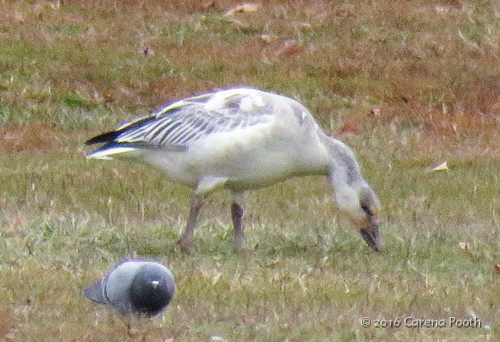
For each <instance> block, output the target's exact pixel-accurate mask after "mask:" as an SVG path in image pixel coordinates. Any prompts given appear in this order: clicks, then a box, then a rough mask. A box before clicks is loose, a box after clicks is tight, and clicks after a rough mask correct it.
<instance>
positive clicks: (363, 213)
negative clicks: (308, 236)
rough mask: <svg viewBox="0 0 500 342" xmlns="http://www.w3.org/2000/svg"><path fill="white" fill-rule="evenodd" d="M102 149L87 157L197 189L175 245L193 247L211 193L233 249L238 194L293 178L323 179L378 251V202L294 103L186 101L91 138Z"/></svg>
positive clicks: (244, 91) (253, 98)
mask: <svg viewBox="0 0 500 342" xmlns="http://www.w3.org/2000/svg"><path fill="white" fill-rule="evenodd" d="M97 143H104V146H102V147H101V148H99V149H97V150H95V151H93V152H92V153H90V154H89V155H88V158H98V159H112V158H125V159H130V158H132V159H138V160H141V161H143V162H146V163H149V164H151V165H154V166H156V167H158V168H159V169H161V170H163V171H164V172H165V173H166V175H167V177H168V178H169V179H170V180H172V181H175V182H179V183H182V184H185V185H187V186H189V187H191V188H193V189H194V194H193V197H192V199H191V210H190V213H189V217H188V219H187V225H186V229H185V231H184V233H183V235H182V237H181V239H180V241H179V243H180V245H181V247H182V248H184V249H187V250H189V249H191V248H192V247H193V245H192V238H193V234H194V230H195V228H196V224H197V221H198V217H199V214H200V210H201V208H202V205H203V200H204V198H205V197H206V195H207V194H208V193H210V192H212V191H214V190H216V189H219V188H226V189H228V190H229V191H230V193H231V198H232V204H231V217H232V221H233V225H234V232H233V233H234V238H235V243H236V247H237V248H241V247H242V245H243V242H244V228H243V223H242V216H243V193H244V192H245V191H246V190H250V189H255V188H259V187H263V186H266V185H270V184H274V183H276V182H279V181H282V180H285V179H287V178H290V177H294V176H307V175H325V176H327V177H328V178H329V181H330V184H331V186H332V188H333V190H334V192H335V196H334V197H335V199H336V202H337V205H338V208H339V209H340V210H341V211H342V212H344V213H346V214H347V216H348V217H349V219H350V220H351V222H352V223H353V225H354V226H355V227H356V228H357V229H358V230H359V231H360V233H361V235H362V237H363V238H364V240H365V241H366V242H367V243H368V245H369V246H371V247H372V248H373V249H375V250H379V249H380V237H379V230H378V211H379V201H378V199H377V196H376V195H375V193H374V192H373V190H372V188H371V187H370V186H369V185H368V183H367V182H366V181H365V180H364V179H363V177H362V176H361V174H360V170H359V166H358V162H357V161H356V157H355V156H354V153H353V152H352V151H351V149H350V148H349V147H347V146H346V145H345V144H344V143H342V142H341V141H339V140H336V139H333V138H330V137H328V136H327V135H326V134H325V133H324V132H323V131H322V130H321V128H320V127H319V126H318V124H317V123H316V121H315V120H314V118H313V116H312V115H311V114H310V112H309V111H308V110H307V109H306V108H305V107H304V106H303V105H301V104H300V103H299V102H297V101H295V100H293V99H291V98H288V97H285V96H282V95H278V94H274V93H270V92H265V91H261V90H257V89H251V88H235V89H234V88H233V89H227V90H221V91H216V92H213V93H209V94H203V95H198V96H193V97H189V98H186V99H183V100H179V101H177V102H173V103H172V104H169V105H167V106H166V107H164V108H163V109H161V110H160V111H158V112H156V113H153V114H150V115H147V116H143V117H140V118H138V119H137V120H135V121H132V122H130V123H126V124H123V125H122V126H120V127H118V128H117V129H116V130H114V131H110V132H107V133H103V134H100V135H98V136H96V137H93V138H91V139H89V140H88V141H87V142H86V144H87V145H91V144H97Z"/></svg>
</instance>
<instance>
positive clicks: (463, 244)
mask: <svg viewBox="0 0 500 342" xmlns="http://www.w3.org/2000/svg"><path fill="white" fill-rule="evenodd" d="M458 246H459V247H460V248H461V249H463V250H464V251H466V252H469V251H470V242H466V241H460V242H459V243H458Z"/></svg>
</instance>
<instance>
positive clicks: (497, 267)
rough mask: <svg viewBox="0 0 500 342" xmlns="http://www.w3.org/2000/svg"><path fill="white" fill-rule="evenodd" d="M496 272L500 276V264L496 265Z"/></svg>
mask: <svg viewBox="0 0 500 342" xmlns="http://www.w3.org/2000/svg"><path fill="white" fill-rule="evenodd" d="M495 272H497V274H500V264H496V265H495Z"/></svg>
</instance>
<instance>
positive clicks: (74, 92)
mask: <svg viewBox="0 0 500 342" xmlns="http://www.w3.org/2000/svg"><path fill="white" fill-rule="evenodd" d="M181 3H182V5H181ZM206 3H207V4H208V3H209V2H206ZM51 4H52V5H51ZM234 4H236V2H231V1H221V2H219V1H215V2H214V5H213V6H208V7H207V8H205V7H204V6H203V5H202V4H201V2H199V1H194V0H193V1H183V2H180V1H169V2H167V3H165V2H164V1H148V2H145V3H143V4H140V5H138V4H137V3H136V2H128V1H123V2H118V3H117V2H110V1H99V2H97V1H96V2H93V1H90V2H88V1H87V2H81V1H70V2H62V3H61V4H60V6H57V2H54V3H49V2H42V1H31V2H25V1H18V2H7V3H2V4H1V5H0V13H1V14H0V45H1V46H2V48H1V49H0V208H1V209H2V214H1V215H0V287H1V288H2V291H1V292H0V341H40V340H45V341H124V340H130V341H135V340H146V341H165V340H166V341H207V340H211V339H212V340H213V341H216V340H221V341H332V340H333V341H364V340H384V341H391V340H399V341H406V340H417V341H435V340H446V341H460V340H463V341H465V340H467V341H469V340H470V341H483V340H495V339H497V338H498V336H499V335H500V326H499V322H500V309H499V308H500V299H499V298H500V297H499V295H498V287H499V279H500V278H499V274H498V271H495V266H496V265H498V264H499V262H500V242H499V241H500V229H499V227H500V203H499V197H498V195H499V194H500V179H499V174H500V172H499V170H500V158H499V155H500V154H499V149H498V137H499V135H498V132H499V125H498V113H499V110H500V103H499V99H498V94H499V91H500V84H499V83H498V79H499V77H500V69H499V65H498V57H497V56H498V55H499V47H498V42H499V41H500V39H499V31H498V24H497V23H498V22H499V21H498V13H499V12H498V6H497V5H496V3H495V2H493V1H482V2H481V3H476V2H472V1H461V2H454V1H443V2H440V3H439V4H436V3H435V2H431V1H424V0H422V1H417V2H411V3H409V2H408V3H407V2H398V1H396V2H394V1H380V2H377V5H374V4H370V3H369V2H364V1H351V2H338V3H337V2H336V3H335V4H330V3H328V4H327V3H326V2H325V4H323V5H322V4H321V3H314V4H313V3H311V4H309V3H307V2H301V1H273V2H270V3H266V4H265V5H264V6H263V7H262V8H261V9H259V11H258V12H257V14H251V13H243V14H239V15H238V16H237V17H236V19H238V20H239V21H240V23H234V22H233V23H232V22H230V21H228V19H227V18H224V17H223V14H224V13H225V12H226V10H227V9H229V8H231V6H232V5H234ZM305 23H306V24H309V25H310V26H308V25H304V24H305ZM459 31H460V34H458V32H459ZM262 34H266V35H270V36H272V37H274V39H275V40H274V41H271V42H264V41H263V40H262V38H261V37H260V36H261V35H262ZM287 39H295V40H296V41H297V43H298V45H299V46H300V48H299V50H298V52H296V53H295V54H291V55H289V56H288V55H279V54H278V53H277V51H279V49H280V47H281V44H282V42H283V41H285V40H287ZM146 47H148V48H149V49H150V51H153V53H151V52H149V53H148V54H145V53H144V49H145V48H146ZM242 84H244V85H251V86H256V87H260V88H264V89H269V90H273V91H276V92H283V93H285V94H287V95H289V96H293V97H295V98H297V99H299V100H300V101H301V102H303V103H304V104H305V105H307V107H308V108H310V109H311V111H312V112H313V113H314V115H315V116H316V117H317V119H318V122H319V123H320V124H321V125H322V127H323V128H324V129H325V131H326V132H327V133H329V134H332V135H335V134H337V133H340V132H349V127H354V128H353V130H354V134H343V135H342V136H341V138H342V140H344V141H345V142H346V143H348V144H349V145H350V146H351V147H353V149H354V150H355V152H356V154H357V155H358V157H359V159H360V162H361V164H362V165H363V173H364V175H365V177H366V178H367V179H368V180H369V182H370V183H371V184H372V186H373V188H374V189H375V190H376V192H377V194H378V195H379V197H380V200H381V203H382V205H383V211H382V214H381V219H382V228H381V232H382V233H381V234H382V244H383V251H382V252H381V253H375V252H373V251H371V250H370V249H369V248H368V247H367V246H366V245H365V243H364V242H363V241H362V239H361V237H360V236H359V234H358V233H357V232H356V231H355V230H354V229H353V228H352V227H351V226H350V225H349V223H348V222H347V221H346V220H345V219H344V218H343V217H341V216H339V215H338V214H337V211H336V208H335V204H334V203H333V201H332V200H331V196H332V194H331V191H330V190H329V186H328V182H327V181H326V180H325V179H323V178H321V177H310V178H303V179H292V180H288V181H286V182H284V183H281V184H277V185H275V186H272V187H268V188H264V189H260V190H257V191H254V192H251V193H249V194H248V197H247V204H246V212H245V213H246V216H245V222H246V224H247V247H248V248H250V249H252V250H253V254H251V255H250V256H246V255H240V254H238V253H236V252H235V251H234V249H233V241H232V231H231V229H232V228H231V224H230V222H231V220H230V214H229V204H230V201H229V199H228V198H227V196H226V194H225V193H223V192H219V193H215V194H213V196H212V197H211V199H210V201H209V202H208V203H207V206H206V207H205V208H204V211H203V214H202V220H201V224H200V227H199V229H198V231H197V233H196V235H195V239H194V243H195V246H196V249H195V251H194V252H193V253H191V254H185V253H183V252H181V251H180V249H179V247H178V246H177V243H176V242H177V239H178V237H179V236H180V234H181V232H182V230H183V229H184V225H185V221H186V217H187V211H188V206H189V204H188V203H189V197H190V191H189V189H186V188H184V187H182V186H179V185H176V184H172V183H170V182H168V181H167V180H166V179H165V177H164V176H163V175H162V174H161V173H160V172H158V171H157V170H155V169H152V168H150V167H147V166H144V165H140V164H128V163H125V162H114V161H113V162H101V161H87V160H86V159H85V158H84V156H85V153H86V152H88V151H89V150H88V149H87V148H86V147H85V146H84V145H83V142H84V141H85V139H86V138H89V137H91V136H92V135H93V134H97V133H99V132H101V131H105V130H108V129H110V128H112V127H114V126H115V125H116V124H118V123H120V122H122V121H125V120H129V119H131V118H133V117H135V116H136V115H140V114H142V113H145V112H148V111H151V110H153V109H155V108H159V107H160V106H161V105H163V104H164V103H166V102H168V101H170V100H173V99H176V98H180V97H182V96H187V95H192V94H195V93H198V92H203V91H209V90H212V89H215V88H223V87H227V86H232V85H242ZM375 107H377V108H380V113H381V115H380V117H372V116H369V115H368V113H369V111H370V109H372V108H375ZM440 161H447V162H448V167H449V169H448V170H446V171H439V172H429V168H430V166H431V165H432V164H434V163H436V162H440ZM461 242H467V243H469V244H470V248H469V249H467V250H464V249H462V248H461V247H460V243H461ZM133 256H145V257H152V258H157V259H159V260H161V261H163V262H165V264H167V265H168V266H169V267H170V268H171V269H172V271H173V273H174V274H175V277H176V281H177V286H178V288H177V293H176V295H175V298H174V301H173V303H172V305H171V306H170V307H169V308H168V310H167V311H166V313H165V314H164V315H162V316H161V317H158V318H156V319H154V320H152V321H150V322H146V323H141V324H142V326H141V324H138V326H139V328H138V332H136V333H135V335H133V336H129V333H128V329H127V326H126V323H124V322H122V321H121V320H119V319H117V318H116V316H115V315H114V314H113V313H112V312H110V311H109V310H108V309H107V308H105V307H103V306H99V305H97V304H94V303H92V302H90V301H88V300H86V299H85V298H84V296H83V294H82V291H83V288H84V287H85V286H86V285H88V284H89V283H90V282H92V281H94V280H96V279H97V278H99V277H100V276H102V275H103V274H104V273H105V272H106V270H108V269H109V268H110V267H112V266H113V265H114V264H115V263H116V262H117V261H119V260H120V259H122V258H124V257H133ZM473 315H477V317H479V318H480V319H481V321H482V322H483V328H468V329H466V328H462V329H460V328H450V327H448V328H420V329H415V328H407V327H399V328H375V327H374V326H373V325H372V327H370V328H363V327H362V326H361V319H362V318H363V317H368V318H370V319H371V320H372V323H373V324H375V320H393V319H399V320H404V318H405V317H413V318H418V319H448V317H456V318H459V319H469V318H471V317H472V316H473Z"/></svg>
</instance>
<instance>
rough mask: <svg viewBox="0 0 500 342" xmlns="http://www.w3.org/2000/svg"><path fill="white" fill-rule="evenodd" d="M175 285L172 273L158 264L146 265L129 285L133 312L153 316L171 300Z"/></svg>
mask: <svg viewBox="0 0 500 342" xmlns="http://www.w3.org/2000/svg"><path fill="white" fill-rule="evenodd" d="M174 291H175V285H174V280H173V278H172V275H171V274H170V273H167V272H166V271H165V269H163V267H161V266H160V265H154V264H150V265H146V266H144V267H142V268H141V270H140V271H139V272H138V273H137V275H136V276H135V278H134V280H133V281H132V284H131V286H130V301H131V306H132V309H133V311H134V312H135V313H138V314H143V315H145V316H155V315H157V314H159V313H160V312H162V311H163V310H164V309H165V308H166V307H167V305H168V304H169V303H170V301H171V300H172V297H173V295H174Z"/></svg>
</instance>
